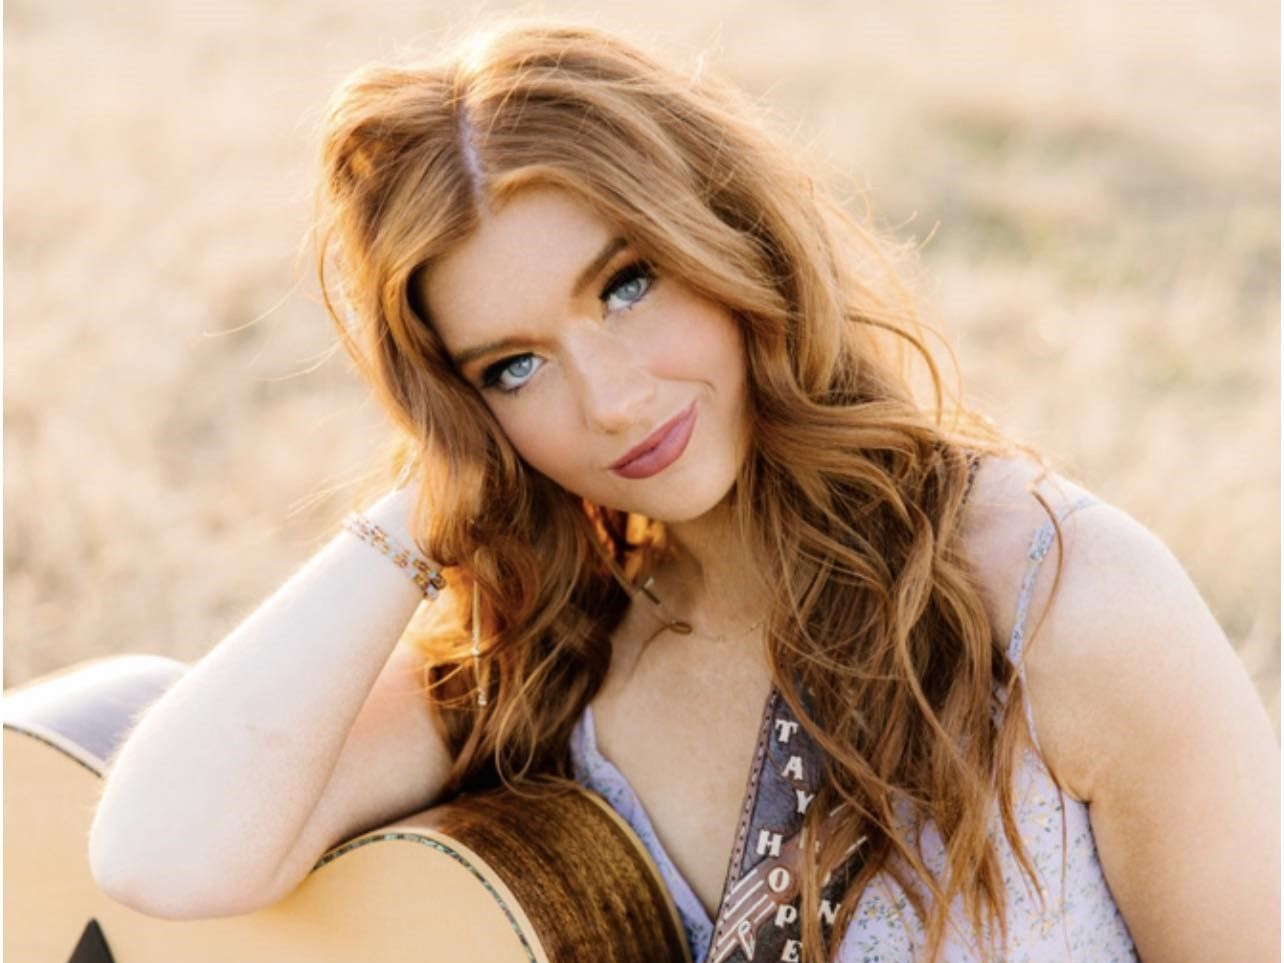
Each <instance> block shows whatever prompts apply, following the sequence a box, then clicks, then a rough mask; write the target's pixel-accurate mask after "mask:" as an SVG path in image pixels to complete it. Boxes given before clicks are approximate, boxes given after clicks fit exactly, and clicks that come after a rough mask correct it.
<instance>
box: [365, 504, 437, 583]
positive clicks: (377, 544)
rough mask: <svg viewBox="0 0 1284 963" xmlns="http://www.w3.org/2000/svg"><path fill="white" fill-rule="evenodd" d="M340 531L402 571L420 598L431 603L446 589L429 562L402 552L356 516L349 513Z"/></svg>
mask: <svg viewBox="0 0 1284 963" xmlns="http://www.w3.org/2000/svg"><path fill="white" fill-rule="evenodd" d="M343 527H344V529H346V530H347V531H349V532H351V533H352V534H353V535H355V536H357V538H359V539H361V541H363V542H365V543H366V544H367V545H369V546H371V547H372V548H374V549H376V550H377V551H378V552H380V553H381V554H382V555H384V556H386V557H387V558H388V559H389V560H390V561H391V562H392V564H393V565H395V566H397V568H399V569H402V570H404V571H405V572H406V574H407V575H409V576H410V578H411V580H412V581H413V582H414V583H415V584H416V585H418V586H419V590H420V591H421V592H423V593H424V598H429V599H435V598H436V597H437V593H438V592H439V591H441V590H442V589H444V588H445V587H446V580H445V579H444V578H442V576H441V571H440V570H438V569H437V568H435V567H434V566H433V565H432V563H431V562H429V561H428V560H427V559H426V558H424V557H423V556H422V555H420V554H419V553H417V552H414V551H411V550H410V549H408V548H406V547H405V546H404V545H402V544H401V543H400V542H398V541H397V540H396V539H395V538H393V537H392V536H391V535H389V534H388V533H387V532H385V531H384V530H383V529H382V528H380V527H379V526H378V525H376V524H375V523H374V522H372V521H371V520H370V519H368V518H366V516H365V515H362V514H361V513H360V512H349V513H348V515H347V517H345V518H344V520H343Z"/></svg>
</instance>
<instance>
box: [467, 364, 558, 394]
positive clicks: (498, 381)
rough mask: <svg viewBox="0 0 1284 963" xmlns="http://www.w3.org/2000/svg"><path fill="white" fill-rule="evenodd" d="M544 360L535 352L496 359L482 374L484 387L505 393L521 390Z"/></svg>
mask: <svg viewBox="0 0 1284 963" xmlns="http://www.w3.org/2000/svg"><path fill="white" fill-rule="evenodd" d="M543 364H544V362H543V361H541V360H540V359H539V358H537V357H535V355H533V354H519V355H514V356H513V357H511V358H505V359H504V360H503V361H496V362H495V363H494V364H493V365H491V366H490V367H489V368H487V369H486V372H485V374H483V375H482V387H484V388H495V389H496V390H498V391H502V392H504V393H505V394H513V393H515V392H517V391H519V390H520V389H521V388H522V386H523V385H525V384H526V382H528V381H530V380H531V377H532V376H533V375H534V374H535V372H536V371H538V370H539V369H540V368H541V367H542V366H543Z"/></svg>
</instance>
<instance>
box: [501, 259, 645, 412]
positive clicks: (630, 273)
mask: <svg viewBox="0 0 1284 963" xmlns="http://www.w3.org/2000/svg"><path fill="white" fill-rule="evenodd" d="M636 280H641V281H645V282H646V286H645V287H644V288H643V290H642V293H641V294H639V295H638V296H637V299H636V300H634V301H630V302H629V303H628V304H626V305H625V306H624V307H622V308H619V309H617V310H620V311H628V310H631V309H632V308H633V306H634V305H636V304H638V303H639V302H641V301H642V300H643V299H644V298H645V297H646V296H647V295H648V294H649V293H650V292H651V286H652V285H653V284H654V283H655V270H654V269H653V268H652V267H651V265H649V264H647V263H646V262H645V261H633V262H631V263H629V264H626V265H625V266H624V267H622V268H620V269H619V270H618V271H616V272H615V273H614V274H612V275H611V277H610V278H609V279H608V280H607V282H606V283H605V284H604V285H602V292H601V293H600V294H599V295H598V300H599V301H601V302H602V303H603V304H606V303H607V302H608V301H609V300H610V296H611V293H612V292H613V291H615V289H616V288H619V287H622V286H623V285H625V284H627V283H629V282H631V281H636ZM531 357H534V355H532V354H531V353H530V352H525V353H523V354H515V355H510V356H509V357H507V358H501V359H500V360H499V361H496V362H495V363H494V364H492V365H489V366H487V368H486V370H485V371H484V372H482V388H483V389H492V390H494V391H497V392H499V393H500V394H502V395H508V396H513V395H516V394H517V393H518V392H519V391H521V390H522V389H523V388H525V387H526V386H527V385H528V384H530V380H531V378H533V377H534V376H535V374H534V372H532V373H531V375H530V376H529V377H528V378H527V379H526V380H525V381H523V382H522V383H521V384H519V385H518V386H517V387H515V388H505V387H504V386H503V385H502V384H500V379H501V378H502V377H503V376H504V372H505V371H507V370H508V369H509V368H511V367H512V366H513V365H514V364H516V363H517V362H519V361H521V360H523V359H525V358H531ZM535 371H539V368H536V369H535Z"/></svg>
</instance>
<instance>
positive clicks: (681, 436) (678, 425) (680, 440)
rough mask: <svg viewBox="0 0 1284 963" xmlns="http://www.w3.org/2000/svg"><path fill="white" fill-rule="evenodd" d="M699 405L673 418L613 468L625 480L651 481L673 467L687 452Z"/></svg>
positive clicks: (692, 404) (693, 405)
mask: <svg viewBox="0 0 1284 963" xmlns="http://www.w3.org/2000/svg"><path fill="white" fill-rule="evenodd" d="M695 423H696V407H695V402H694V401H693V402H691V404H690V405H688V406H687V407H686V409H685V410H684V411H683V412H682V413H681V414H679V415H676V416H674V417H673V418H670V419H669V420H668V421H667V422H665V423H664V424H663V425H661V426H660V427H659V428H657V429H656V430H655V431H654V432H652V434H651V435H650V436H649V437H648V438H647V439H646V441H644V442H642V444H640V445H638V446H637V447H636V448H634V449H633V450H632V451H630V452H629V453H628V454H627V455H625V456H624V457H623V458H621V459H620V460H619V461H617V462H616V463H615V464H614V465H612V466H611V471H613V472H615V473H616V474H617V475H620V476H621V477H623V478H650V477H651V476H652V475H655V474H657V473H659V472H662V471H664V469H666V468H668V467H669V466H670V465H672V464H673V463H674V462H675V461H677V460H678V458H679V457H680V456H681V455H682V453H683V452H684V451H686V449H687V442H688V441H690V440H691V432H693V431H694V430H695Z"/></svg>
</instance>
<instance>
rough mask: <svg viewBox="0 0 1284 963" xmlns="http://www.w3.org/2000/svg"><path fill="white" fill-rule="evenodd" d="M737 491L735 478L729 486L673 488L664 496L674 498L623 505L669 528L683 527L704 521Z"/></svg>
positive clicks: (628, 509)
mask: <svg viewBox="0 0 1284 963" xmlns="http://www.w3.org/2000/svg"><path fill="white" fill-rule="evenodd" d="M734 488H735V482H734V479H730V480H728V481H727V482H726V484H718V485H710V486H708V487H707V488H705V487H704V486H682V485H674V486H672V488H671V489H670V490H669V492H666V493H665V494H671V496H672V497H667V498H666V497H663V496H662V497H660V498H655V499H647V500H645V502H640V503H637V504H634V505H629V506H620V507H621V508H623V510H624V511H627V512H632V513H634V514H637V515H645V516H646V517H647V518H650V519H652V520H653V521H657V522H663V523H665V524H667V525H680V524H682V523H683V522H693V521H695V520H696V519H698V518H703V517H704V516H705V515H708V514H709V513H710V512H712V511H713V510H714V509H716V508H720V507H722V506H725V505H726V504H728V503H729V501H730V498H731V492H732V491H733V490H734Z"/></svg>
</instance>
